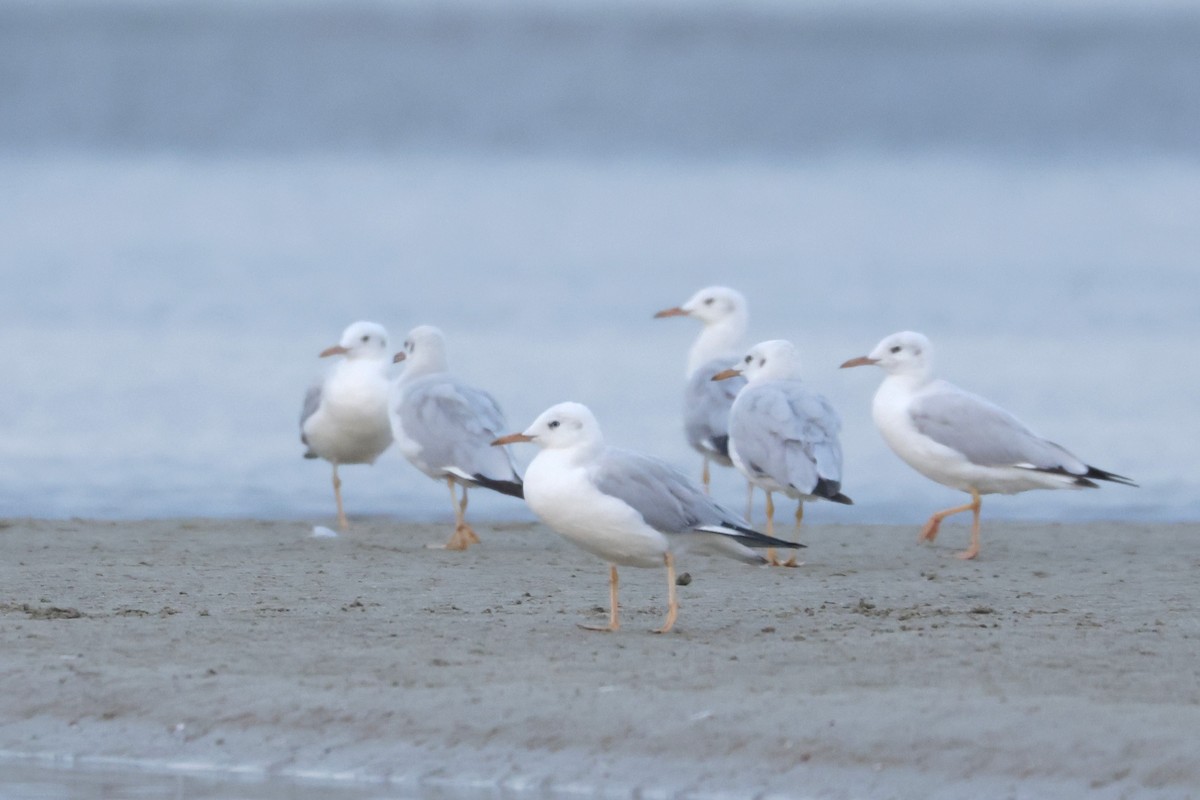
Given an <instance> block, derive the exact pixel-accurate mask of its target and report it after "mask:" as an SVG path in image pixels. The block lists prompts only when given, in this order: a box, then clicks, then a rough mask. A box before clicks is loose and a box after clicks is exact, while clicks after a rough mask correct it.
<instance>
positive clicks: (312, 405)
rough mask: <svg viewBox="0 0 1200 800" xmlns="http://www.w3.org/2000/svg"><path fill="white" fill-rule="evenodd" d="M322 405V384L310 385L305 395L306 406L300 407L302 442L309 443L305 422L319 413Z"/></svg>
mask: <svg viewBox="0 0 1200 800" xmlns="http://www.w3.org/2000/svg"><path fill="white" fill-rule="evenodd" d="M320 406H321V384H319V383H316V384H313V385H312V386H310V387H309V389H308V392H307V393H305V395H304V407H303V408H301V409H300V442H301V444H305V445H307V444H308V437H307V436H305V435H304V423H305V422H307V421H308V418H309V417H311V416H312V415H313V414H315V413H317V409H318V408H320Z"/></svg>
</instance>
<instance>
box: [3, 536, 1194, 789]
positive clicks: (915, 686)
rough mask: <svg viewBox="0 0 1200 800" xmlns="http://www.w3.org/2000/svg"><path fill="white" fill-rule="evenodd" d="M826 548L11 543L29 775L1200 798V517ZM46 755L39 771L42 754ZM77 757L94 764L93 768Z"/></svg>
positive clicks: (117, 540) (15, 668)
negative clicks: (745, 557)
mask: <svg viewBox="0 0 1200 800" xmlns="http://www.w3.org/2000/svg"><path fill="white" fill-rule="evenodd" d="M917 523H919V520H914V524H913V525H907V526H902V527H893V526H868V527H860V526H821V527H815V526H814V527H813V528H812V529H810V530H809V531H807V533H806V536H805V541H806V542H808V544H809V545H810V546H809V549H808V550H806V551H804V555H805V557H806V558H807V561H808V563H807V564H806V565H805V566H804V567H802V568H800V569H795V570H788V569H756V568H752V567H747V566H745V565H743V564H740V563H737V562H733V561H728V560H723V559H717V558H696V559H694V560H684V561H682V562H681V564H680V570H681V571H686V572H688V573H690V575H691V577H692V581H691V583H690V584H688V585H686V586H681V587H679V593H680V603H681V612H680V617H679V622H678V624H677V626H676V628H675V630H674V631H673V632H671V633H669V634H666V635H661V636H660V635H654V634H651V633H649V632H648V631H649V630H650V629H651V628H653V627H656V626H657V625H658V624H660V622H661V618H662V614H663V611H664V603H665V586H664V578H663V574H662V572H661V571H659V570H635V569H625V570H622V572H621V579H622V585H621V598H622V604H623V608H622V623H623V627H622V629H621V630H620V631H619V632H617V633H615V634H602V633H593V632H589V631H585V630H581V629H580V628H579V627H577V623H588V624H602V623H603V622H604V621H605V619H606V613H607V610H606V605H607V602H608V592H607V585H606V580H607V574H606V573H607V570H606V567H605V566H604V565H603V564H602V563H600V562H599V561H597V560H596V559H594V558H593V557H591V556H589V555H587V554H586V553H583V552H581V551H579V550H577V549H575V548H574V547H572V546H571V545H569V544H567V543H565V542H563V541H561V540H560V539H559V538H557V537H556V536H555V535H553V534H552V533H550V532H549V531H548V530H547V529H545V528H543V527H541V526H536V525H523V524H516V525H505V526H491V525H486V524H482V525H480V526H479V533H480V535H481V536H482V538H483V543H482V544H481V545H478V546H476V547H473V548H472V549H471V550H470V551H469V552H466V553H448V552H444V551H437V550H427V549H425V548H424V545H425V544H426V543H428V542H436V541H443V540H444V539H445V538H447V536H448V533H449V531H448V530H447V529H446V528H445V527H444V526H438V525H432V526H431V525H411V524H401V523H397V522H395V521H391V520H356V521H355V525H354V528H353V530H352V531H351V533H350V534H349V535H348V536H344V537H341V538H337V539H315V538H312V537H311V536H310V535H309V534H310V530H311V528H310V526H309V525H306V524H303V523H299V522H260V521H225V520H219V521H214V520H204V519H197V520H164V521H151V522H95V521H85V520H72V521H26V520H9V521H7V522H0V526H2V527H0V686H3V687H4V691H3V692H2V693H0V775H2V774H3V765H4V764H5V763H7V764H18V763H23V764H28V763H46V761H45V760H50V759H54V758H58V759H59V762H58V763H75V764H80V765H89V764H90V765H100V764H108V765H117V766H120V765H133V764H139V765H143V766H149V767H151V768H155V769H163V770H179V771H189V770H190V771H205V770H213V771H214V772H219V771H221V770H227V769H229V770H238V771H239V772H240V773H241V774H243V775H247V776H250V777H253V776H256V775H286V776H297V777H323V778H327V779H328V778H332V779H335V780H339V781H346V782H350V781H364V782H372V783H374V784H376V785H377V786H378V785H380V784H387V785H388V786H389V787H390V788H389V791H391V790H395V791H397V792H402V793H403V792H407V793H410V796H411V794H422V795H425V796H431V795H437V794H439V793H446V794H458V795H474V794H483V795H487V796H492V795H503V796H509V795H515V796H544V795H551V794H567V793H572V794H574V793H579V792H590V791H593V790H595V791H597V792H598V793H600V794H603V795H612V796H618V797H624V796H635V795H636V796H639V797H645V798H650V797H674V796H688V797H703V796H714V797H715V796H727V797H753V796H756V795H759V796H764V797H773V796H778V797H831V798H843V797H845V798H849V797H871V798H880V797H924V798H929V797H932V798H943V797H944V798H950V797H963V796H968V795H972V796H987V797H1038V796H1049V795H1054V796H1071V795H1080V794H1088V795H1089V796H1095V797H1188V796H1195V795H1200V757H1198V756H1197V754H1198V753H1200V581H1198V576H1200V525H1195V524H1178V525H1164V524H1150V525H1147V524H1133V523H1086V524H1070V525H1056V524H1025V523H997V522H991V523H987V522H985V528H984V537H983V555H982V557H981V558H980V560H978V561H976V562H960V561H958V560H957V559H954V558H952V557H950V556H951V554H952V553H953V552H955V551H956V550H957V549H960V548H961V547H963V546H965V543H966V532H965V529H964V528H963V527H962V526H951V525H947V526H946V527H944V528H943V533H942V536H941V537H940V539H939V541H938V542H937V543H936V545H934V546H919V545H917V544H916V542H915V538H916V529H917ZM37 759H42V760H41V761H39V760H37ZM72 759H73V760H72Z"/></svg>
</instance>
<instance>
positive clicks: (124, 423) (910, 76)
mask: <svg viewBox="0 0 1200 800" xmlns="http://www.w3.org/2000/svg"><path fill="white" fill-rule="evenodd" d="M1197 75H1200V12H1197V11H1196V10H1195V9H1194V8H1192V7H1190V6H1188V5H1187V4H1183V3H1179V4H1175V3H1153V4H1148V5H1139V6H1138V10H1133V9H1131V8H1129V7H1125V6H1122V5H1118V4H1099V5H1096V4H1083V3H1078V4H1067V5H1063V6H1059V7H1058V8H1057V9H1056V10H1055V11H1053V12H1050V11H1045V10H1042V9H1041V8H1040V5H1039V4H1033V3H1001V2H976V3H969V4H957V3H955V4H951V3H944V4H943V3H940V2H908V3H903V4H882V3H881V4H876V3H869V2H854V3H849V4H845V3H832V2H829V3H825V2H818V3H815V4H807V5H804V6H803V7H799V4H797V5H793V4H790V3H772V2H763V3H721V2H703V3H699V4H692V3H683V2H673V1H672V0H656V1H655V2H651V3H632V2H617V3H607V2H604V3H602V2H583V1H581V2H572V3H550V2H545V3H542V2H524V3H519V4H515V5H504V6H500V5H498V4H491V3H483V2H480V3H470V2H449V3H433V2H348V3H334V2H316V1H314V2H301V1H300V0H296V1H295V2H264V3H255V4H241V3H233V2H228V3H225V2H217V3H207V2H204V3H201V2H190V0H178V1H177V2H168V3H151V2H136V1H134V0H129V1H128V2H98V1H96V0H92V1H88V0H42V1H41V2H37V3H34V2H4V3H0V76H3V79H2V80H0V278H2V280H3V286H4V288H3V291H0V344H2V345H3V346H0V374H3V376H4V388H3V390H2V391H0V516H23V515H31V516H56V517H57V516H87V517H114V518H139V517H148V516H149V517H157V516H176V515H205V516H208V515H213V516H250V517H271V518H298V519H305V520H311V521H312V522H314V523H318V522H319V523H326V524H327V523H328V522H329V520H330V518H331V516H332V498H331V493H330V489H329V470H328V467H327V465H326V464H324V462H312V461H305V460H303V459H302V458H301V457H300V455H301V452H302V448H301V445H300V443H299V441H298V433H297V419H298V415H299V410H300V404H301V399H302V397H303V394H304V391H305V389H306V388H307V386H308V385H309V383H310V382H311V381H312V380H314V379H315V378H316V377H317V376H318V375H319V374H320V370H321V368H322V366H323V364H322V363H321V362H320V361H319V360H318V359H317V357H316V355H317V353H318V352H319V351H320V350H321V349H323V348H324V347H326V346H328V345H330V344H333V343H334V342H336V340H337V338H338V336H339V334H340V332H341V329H342V328H343V327H344V326H345V325H346V324H348V323H350V322H352V321H354V320H357V319H371V320H375V321H378V322H380V323H383V324H384V325H385V326H387V327H388V329H389V331H390V332H391V334H392V337H393V340H394V342H396V343H397V344H398V343H399V341H400V340H402V339H403V334H404V332H405V331H406V330H407V329H408V328H410V327H412V326H415V325H417V324H420V323H433V324H436V325H439V326H440V327H442V328H443V329H444V330H445V331H446V332H447V334H448V336H449V342H450V355H451V360H452V365H453V367H454V368H455V370H456V371H457V372H459V373H460V374H461V375H462V376H463V377H465V378H467V379H468V380H471V381H473V382H475V383H477V384H479V385H481V386H484V387H486V388H487V389H489V390H490V391H491V392H492V393H493V394H494V395H495V396H496V397H497V398H498V399H499V400H500V402H501V404H502V405H503V407H504V408H505V410H506V411H507V415H508V419H509V422H510V427H511V428H512V430H520V429H522V428H524V427H525V426H526V425H527V424H528V423H529V422H530V421H531V420H532V419H533V418H534V417H535V416H536V415H537V414H538V413H539V412H540V411H541V410H543V409H544V408H545V407H547V406H549V405H550V404H552V403H555V402H558V401H561V400H566V399H573V400H579V401H582V402H585V403H588V404H589V405H591V406H592V408H593V409H594V410H595V411H596V413H597V415H598V417H599V418H600V421H601V423H602V425H603V426H604V428H605V431H606V434H607V435H608V437H609V439H610V440H611V441H612V442H614V443H619V444H624V445H629V446H636V447H638V448H640V449H644V450H647V451H650V452H653V453H656V454H658V455H661V456H663V457H665V458H667V459H669V460H670V461H672V462H674V463H675V464H677V465H679V466H680V467H681V468H683V469H685V470H688V471H689V472H692V473H694V474H697V475H698V473H699V463H698V461H697V459H696V458H695V457H694V456H693V455H692V454H691V453H690V451H689V450H688V449H687V447H686V445H685V444H684V441H683V436H682V426H681V422H680V415H679V405H680V395H681V390H682V386H683V370H684V359H685V354H686V350H687V347H688V346H689V344H690V341H691V339H692V337H693V336H694V335H695V334H696V332H697V326H696V325H695V324H693V323H691V321H689V320H653V319H651V316H652V314H653V313H654V312H655V311H657V310H659V309H661V308H664V307H667V306H671V305H675V304H677V303H680V302H682V301H683V300H684V299H686V298H687V297H688V296H689V295H690V294H691V293H692V292H693V291H694V290H695V289H697V288H700V287H701V286H705V285H708V284H711V283H723V284H728V285H731V286H735V287H737V288H739V289H741V290H742V291H743V292H744V293H745V294H746V295H747V296H748V298H749V300H750V304H751V329H752V333H751V339H752V340H753V341H757V340H761V339H768V338H789V339H793V340H795V341H796V342H797V343H798V344H799V346H800V348H801V350H802V353H803V355H804V358H805V361H806V372H807V377H808V379H809V381H810V382H811V384H812V385H813V386H814V387H816V388H818V389H819V390H820V391H822V392H824V393H825V394H826V395H827V396H828V397H829V398H830V399H831V400H832V402H833V403H834V405H835V406H836V407H837V408H838V409H839V410H840V412H841V414H842V416H843V419H844V426H845V429H844V437H843V443H844V447H845V452H846V480H845V484H844V487H843V488H844V491H846V493H847V494H849V495H851V496H852V497H853V498H854V499H855V501H856V505H855V506H854V507H852V508H846V507H840V506H838V507H833V506H830V507H822V506H821V505H820V504H817V505H814V506H813V507H812V508H811V516H810V519H811V520H813V521H817V522H848V523H850V522H860V521H885V520H886V521H897V522H913V523H914V524H915V523H917V522H919V521H920V520H922V519H923V518H924V516H925V515H926V514H927V513H929V512H930V511H932V510H933V509H935V508H938V507H942V506H944V505H948V504H951V503H954V502H957V495H956V494H955V493H953V492H951V491H950V490H947V489H944V488H942V487H939V486H936V485H935V484H932V483H930V482H928V481H926V480H925V479H923V478H920V477H919V476H916V475H915V474H913V473H912V472H911V471H910V470H909V469H908V468H907V467H906V466H904V465H903V464H902V463H901V462H900V461H899V460H898V459H896V458H895V457H894V456H893V455H892V454H891V453H890V452H889V451H888V450H887V448H886V447H885V445H884V444H883V442H882V441H881V439H880V437H879V435H878V434H877V432H876V431H875V430H874V428H873V426H872V424H871V421H870V415H869V407H870V400H871V395H872V393H873V392H874V390H875V387H876V385H877V383H878V381H879V379H880V375H879V374H878V373H876V372H873V371H870V370H855V371H852V372H851V371H847V372H840V371H839V370H838V369H837V365H838V364H840V363H841V362H842V361H843V360H845V359H847V358H849V357H852V356H857V355H862V354H864V353H866V352H867V351H868V350H869V349H870V348H871V347H872V346H873V345H874V344H875V342H876V341H877V340H879V339H880V338H882V337H883V336H884V335H885V334H888V333H891V332H893V331H895V330H900V329H905V328H908V329H915V330H920V331H923V332H925V333H927V334H928V335H929V336H931V337H932V339H933V341H934V344H935V346H936V348H937V353H938V363H939V368H940V373H941V374H942V375H943V376H944V377H946V378H949V379H950V380H953V381H955V382H957V383H959V384H960V385H962V386H964V387H966V388H969V389H972V390H974V391H977V392H980V393H982V394H985V395H987V396H989V397H991V398H992V399H994V400H995V401H997V402H999V403H1000V404H1002V405H1004V406H1006V407H1008V408H1009V409H1010V410H1012V411H1013V412H1014V413H1016V414H1017V415H1018V416H1020V417H1021V418H1022V419H1023V420H1024V421H1025V422H1026V423H1027V424H1029V425H1030V426H1031V427H1033V428H1034V429H1035V430H1037V431H1038V432H1040V433H1042V434H1043V435H1046V436H1048V437H1050V438H1052V439H1054V440H1055V441H1058V442H1060V443H1061V444H1063V445H1065V446H1067V447H1068V448H1069V449H1072V450H1074V451H1075V452H1076V453H1077V454H1078V455H1080V456H1081V457H1083V458H1084V459H1085V460H1087V461H1089V462H1091V463H1093V464H1095V465H1097V466H1100V467H1102V468H1105V469H1109V470H1112V471H1115V472H1119V473H1122V474H1125V475H1129V476H1131V477H1133V478H1135V479H1137V480H1138V481H1139V482H1140V483H1141V488H1140V489H1127V488H1123V487H1106V488H1104V489H1103V490H1101V491H1097V492H1074V493H1069V492H1057V493H1045V492H1043V493H1031V494H1027V495H1023V496H1020V497H1016V498H997V499H992V500H989V501H987V502H986V504H985V507H986V513H987V515H988V516H989V517H1022V518H1042V519H1054V520H1079V519H1087V518H1121V519H1130V520H1171V519H1196V518H1198V517H1200V469H1198V468H1197V461H1196V458H1195V456H1194V450H1195V447H1196V442H1197V441H1200V407H1198V406H1200V400H1198V398H1200V391H1198V384H1197V377H1196V363H1197V356H1196V348H1197V345H1196V342H1197V341H1198V338H1200V313H1198V312H1200V222H1198V221H1200V81H1198V80H1197V79H1196V77H1197ZM520 455H521V456H522V458H524V459H526V460H527V459H528V458H530V457H532V455H533V453H532V452H531V451H523V452H521V453H520ZM343 478H344V480H345V486H344V491H345V497H346V502H347V506H348V508H349V510H350V512H351V513H352V514H355V513H357V514H378V515H385V516H388V517H393V518H396V519H397V520H413V519H419V520H428V519H449V517H450V510H449V508H448V501H447V499H446V492H445V488H444V487H443V486H441V485H439V484H436V483H434V482H432V481H430V480H428V479H427V478H425V477H424V476H422V475H421V474H419V473H418V472H416V471H415V470H414V469H412V468H411V467H409V466H408V465H407V464H406V463H405V462H404V461H403V459H402V458H400V457H399V455H398V454H396V453H393V452H389V453H387V454H385V456H384V457H383V458H382V459H381V460H380V461H379V462H378V463H377V464H376V465H375V466H373V467H365V466H359V467H347V468H345V469H344V470H343ZM716 486H717V491H718V493H719V494H720V495H721V496H722V497H723V498H725V499H727V500H728V501H729V502H730V503H731V504H733V505H734V506H735V507H740V500H741V497H742V493H741V488H740V483H739V481H737V480H736V479H735V478H734V477H733V476H732V475H730V474H728V473H722V474H721V476H720V477H719V478H718V480H717V484H716ZM484 494H485V493H483V492H480V493H476V496H473V498H472V509H473V511H476V512H477V513H478V514H479V516H480V517H481V518H489V517H490V518H503V519H522V518H526V517H528V516H529V514H528V512H527V511H526V510H525V508H524V507H523V505H522V504H520V503H519V502H517V501H514V500H512V499H510V498H505V497H485V496H483V495H484Z"/></svg>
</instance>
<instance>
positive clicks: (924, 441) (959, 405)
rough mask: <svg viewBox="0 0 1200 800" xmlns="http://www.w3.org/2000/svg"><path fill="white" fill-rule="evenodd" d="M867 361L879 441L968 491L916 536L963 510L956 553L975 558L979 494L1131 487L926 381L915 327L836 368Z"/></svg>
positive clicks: (951, 389)
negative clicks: (967, 540) (963, 536)
mask: <svg viewBox="0 0 1200 800" xmlns="http://www.w3.org/2000/svg"><path fill="white" fill-rule="evenodd" d="M867 365H874V366H878V367H880V368H881V369H883V371H884V372H885V373H886V377H885V378H884V379H883V383H882V384H880V386H879V390H878V391H877V392H876V393H875V399H874V401H873V403H872V405H871V414H872V416H873V417H874V419H875V425H876V427H878V428H879V432H880V433H881V434H882V435H883V439H884V441H886V442H887V443H888V446H889V447H891V448H892V450H893V451H894V452H895V453H896V455H898V456H900V458H902V459H903V460H904V461H906V462H907V463H908V465H909V466H911V467H912V468H913V469H915V470H916V471H917V472H920V473H921V474H922V475H924V476H925V477H927V478H930V479H931V480H934V481H937V482H938V483H940V484H942V485H944V486H949V487H951V488H953V489H959V490H961V491H964V492H968V493H969V494H970V495H971V502H969V503H967V504H965V505H961V506H955V507H954V508H948V509H946V510H944V511H938V512H937V513H935V514H934V515H933V516H931V517H930V518H929V521H928V522H926V523H925V526H924V527H923V528H922V529H921V533H920V536H919V540H920V541H930V542H931V541H933V540H934V539H935V538H936V537H937V534H938V528H939V526H940V525H941V524H942V520H944V519H945V518H946V517H948V516H951V515H952V514H958V513H960V512H963V511H971V512H973V513H974V521H973V523H972V526H971V544H970V546H969V547H968V548H967V549H966V550H964V551H963V552H961V553H958V557H959V558H975V557H976V556H977V555H979V510H980V506H981V495H985V494H1016V493H1017V492H1025V491H1028V490H1030V489H1095V488H1098V485H1097V484H1096V481H1111V482H1113V483H1121V484H1124V485H1126V486H1136V485H1137V484H1135V483H1134V482H1133V481H1132V480H1130V479H1129V478H1125V477H1122V476H1121V475H1116V474H1114V473H1111V472H1106V471H1104V470H1102V469H1097V468H1096V467H1093V466H1090V465H1088V464H1085V463H1084V462H1083V461H1081V460H1079V459H1078V458H1076V457H1075V456H1074V455H1072V454H1071V453H1070V452H1068V451H1067V450H1066V449H1064V448H1063V447H1061V446H1059V445H1057V444H1055V443H1054V442H1051V441H1048V440H1046V439H1043V438H1041V437H1040V436H1038V435H1037V434H1035V433H1033V431H1031V430H1030V429H1029V428H1027V427H1025V425H1024V424H1022V423H1021V422H1020V420H1018V419H1017V418H1016V417H1014V416H1013V415H1012V414H1010V413H1008V412H1007V411H1005V410H1004V409H1002V408H1000V407H999V406H997V405H995V404H993V403H991V402H989V401H988V400H985V399H984V398H982V397H979V396H977V395H974V394H971V393H970V392H966V391H963V390H962V389H960V388H958V387H957V386H955V385H954V384H951V383H948V382H946V381H944V380H936V379H934V377H933V348H932V345H931V344H930V343H929V339H927V338H926V337H925V336H923V335H921V334H919V333H913V332H912V331H904V332H901V333H894V334H892V335H891V336H888V337H887V338H885V339H884V340H883V341H881V342H880V343H879V344H878V345H876V346H875V349H874V350H872V351H871V353H870V355H866V356H861V357H859V358H852V359H850V360H849V361H847V362H846V363H844V364H842V367H843V368H846V367H861V366H867Z"/></svg>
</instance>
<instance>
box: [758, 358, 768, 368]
mask: <svg viewBox="0 0 1200 800" xmlns="http://www.w3.org/2000/svg"><path fill="white" fill-rule="evenodd" d="M766 364H767V360H766V359H765V358H760V359H759V360H758V365H759V366H760V367H763V366H766Z"/></svg>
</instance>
